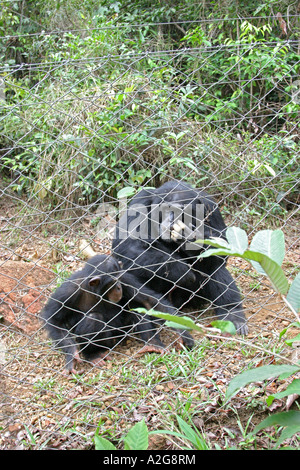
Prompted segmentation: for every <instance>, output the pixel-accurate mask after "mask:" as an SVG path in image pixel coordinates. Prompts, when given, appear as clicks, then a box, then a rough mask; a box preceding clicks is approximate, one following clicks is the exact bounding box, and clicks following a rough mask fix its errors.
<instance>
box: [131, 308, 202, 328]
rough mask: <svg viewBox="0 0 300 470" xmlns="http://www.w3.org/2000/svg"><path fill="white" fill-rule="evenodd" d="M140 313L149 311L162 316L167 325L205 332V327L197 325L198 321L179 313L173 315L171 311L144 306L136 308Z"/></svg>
mask: <svg viewBox="0 0 300 470" xmlns="http://www.w3.org/2000/svg"><path fill="white" fill-rule="evenodd" d="M135 310H136V311H137V312H139V313H147V314H148V315H152V316H153V317H157V318H161V319H162V320H165V321H166V325H167V326H169V327H171V328H181V329H184V330H197V331H201V332H203V329H202V328H201V327H200V326H198V325H196V323H195V322H194V321H193V320H192V319H191V318H189V317H186V316H183V317H179V316H177V315H171V314H170V313H162V312H157V311H155V310H146V309H144V308H136V309H135Z"/></svg>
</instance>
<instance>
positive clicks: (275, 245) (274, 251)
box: [250, 230, 285, 274]
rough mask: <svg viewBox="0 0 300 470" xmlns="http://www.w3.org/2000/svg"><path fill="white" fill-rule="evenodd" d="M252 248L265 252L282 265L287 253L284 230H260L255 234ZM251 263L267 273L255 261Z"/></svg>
mask: <svg viewBox="0 0 300 470" xmlns="http://www.w3.org/2000/svg"><path fill="white" fill-rule="evenodd" d="M250 250H251V251H258V252H259V253H263V254H264V255H266V256H268V257H269V258H271V259H272V260H273V261H275V262H276V263H277V264H278V265H279V266H281V265H282V262H283V259H284V255H285V246H284V234H283V232H282V230H260V231H259V232H257V233H256V234H255V235H254V237H253V239H252V242H251V244H250ZM251 263H252V265H253V266H254V268H255V269H256V270H257V271H258V272H260V273H261V274H265V272H264V270H263V269H262V267H261V266H260V265H259V264H258V263H256V262H253V261H251Z"/></svg>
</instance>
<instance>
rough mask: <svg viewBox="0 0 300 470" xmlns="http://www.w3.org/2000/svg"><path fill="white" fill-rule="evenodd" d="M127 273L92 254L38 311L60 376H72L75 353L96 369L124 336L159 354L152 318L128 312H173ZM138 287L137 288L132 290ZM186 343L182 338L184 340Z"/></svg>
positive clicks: (107, 258) (113, 262)
mask: <svg viewBox="0 0 300 470" xmlns="http://www.w3.org/2000/svg"><path fill="white" fill-rule="evenodd" d="M136 284H137V282H136V280H135V279H134V278H133V276H132V275H131V274H130V273H128V274H127V273H126V272H124V271H121V270H120V262H118V261H117V260H116V259H115V258H114V257H112V256H106V255H96V256H93V257H92V258H90V259H89V260H88V261H87V263H86V264H85V266H84V267H83V269H81V270H80V271H77V272H75V273H74V274H72V276H71V277H70V278H69V279H67V280H66V281H65V282H64V283H63V284H62V285H61V286H60V287H58V289H57V290H56V291H55V292H54V294H53V295H52V296H51V298H50V299H49V301H48V302H47V304H46V305H45V307H44V309H43V311H42V314H41V316H42V318H43V320H44V322H45V328H46V330H47V332H48V334H49V336H50V338H51V339H53V340H54V342H55V343H56V346H57V347H58V348H60V349H61V350H63V352H64V354H65V357H66V371H67V372H68V373H72V372H75V367H74V360H75V359H76V360H79V355H78V350H79V352H80V353H81V354H82V356H83V357H84V358H85V359H88V360H90V361H92V362H94V363H98V364H102V363H103V360H102V357H103V355H105V354H106V353H107V351H108V350H110V349H111V348H112V347H113V346H114V345H115V344H116V343H117V342H121V341H122V340H123V339H124V338H125V337H126V335H127V334H128V333H129V332H130V331H133V330H135V331H137V332H138V333H139V335H140V338H141V339H142V340H143V341H145V343H148V344H147V346H146V347H145V351H147V350H148V351H161V349H162V348H163V347H164V345H163V344H162V343H161V341H160V338H159V336H158V335H157V325H155V324H154V323H155V322H154V320H153V317H150V316H149V315H139V314H138V313H136V312H131V311H130V310H129V309H132V308H136V307H144V308H146V309H150V308H156V309H159V310H160V311H163V312H168V313H174V307H172V305H171V304H170V302H168V301H167V300H166V301H165V300H162V301H161V302H159V300H158V296H157V294H156V293H155V292H153V291H151V289H149V288H148V287H144V286H142V285H141V284H140V283H138V286H137V285H136ZM137 287H138V288H137ZM185 336H186V337H187V341H190V342H191V341H192V339H191V337H190V336H189V335H188V333H186V335H184V337H185Z"/></svg>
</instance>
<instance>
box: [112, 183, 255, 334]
mask: <svg viewBox="0 0 300 470" xmlns="http://www.w3.org/2000/svg"><path fill="white" fill-rule="evenodd" d="M225 231H226V225H225V223H224V220H223V218H222V215H221V213H220V210H219V208H218V206H217V204H216V203H215V202H214V200H213V199H212V198H211V197H210V196H209V195H208V194H207V193H206V192H204V191H202V190H199V189H194V188H193V187H191V186H190V185H189V184H187V183H183V182H179V181H176V180H175V181H168V182H167V183H165V184H163V185H162V186H160V187H159V188H157V189H143V190H141V191H140V192H139V193H138V194H137V195H136V196H135V197H134V198H133V199H132V200H131V202H130V204H129V206H128V208H127V212H126V213H125V214H124V215H123V216H122V217H121V218H120V220H119V222H118V225H117V228H116V232H115V237H114V240H113V245H112V247H113V254H114V256H115V257H116V258H117V259H119V260H120V261H122V263H123V267H124V269H127V270H129V272H131V273H132V274H133V275H134V276H135V277H136V278H137V279H139V281H140V282H144V283H145V284H146V285H147V286H149V287H150V288H151V289H153V290H154V291H156V292H157V293H159V294H160V295H161V296H162V297H164V298H168V299H169V300H171V302H172V304H173V305H174V306H176V307H177V308H182V307H189V306H195V305H196V307H197V308H199V306H200V305H201V304H202V303H203V302H204V301H210V302H211V305H212V306H213V307H214V309H215V313H216V314H217V315H219V316H220V317H221V318H222V319H226V320H230V321H232V322H233V323H234V324H235V326H236V328H237V330H238V332H239V333H240V334H247V332H248V328H247V325H246V319H245V316H244V313H243V307H242V302H241V296H240V293H239V290H238V288H237V286H236V284H235V282H234V280H233V278H232V276H231V275H230V273H229V271H228V270H227V269H226V258H224V257H221V256H211V257H208V258H202V259H201V258H199V255H200V254H201V252H203V251H204V250H205V249H207V246H202V245H201V244H197V243H194V242H195V241H196V239H200V238H202V239H204V238H206V239H207V238H211V237H221V238H225Z"/></svg>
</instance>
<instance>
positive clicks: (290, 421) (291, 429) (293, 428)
mask: <svg viewBox="0 0 300 470" xmlns="http://www.w3.org/2000/svg"><path fill="white" fill-rule="evenodd" d="M269 426H283V427H284V428H285V429H284V430H283V431H282V433H281V436H280V438H279V439H278V441H277V443H276V447H278V446H279V445H280V444H281V443H282V442H283V441H284V440H285V439H288V438H290V437H292V436H293V435H294V434H296V433H297V432H299V431H300V411H296V410H290V411H284V412H282V413H276V414H274V415H271V416H268V417H267V418H266V419H264V420H263V421H262V422H261V423H259V424H258V425H257V426H255V428H254V430H253V433H251V434H256V433H257V432H258V431H260V430H261V429H264V428H267V427H269Z"/></svg>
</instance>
